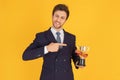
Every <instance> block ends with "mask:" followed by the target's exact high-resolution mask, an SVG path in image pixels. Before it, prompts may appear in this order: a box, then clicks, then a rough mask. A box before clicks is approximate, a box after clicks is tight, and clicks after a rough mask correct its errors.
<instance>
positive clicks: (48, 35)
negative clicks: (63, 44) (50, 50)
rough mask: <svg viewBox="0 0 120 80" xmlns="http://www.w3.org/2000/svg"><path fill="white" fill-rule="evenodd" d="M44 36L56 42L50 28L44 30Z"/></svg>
mask: <svg viewBox="0 0 120 80" xmlns="http://www.w3.org/2000/svg"><path fill="white" fill-rule="evenodd" d="M46 38H47V39H48V41H49V42H54V43H56V42H57V41H56V39H55V37H54V36H53V34H52V32H51V30H50V29H49V30H47V31H46Z"/></svg>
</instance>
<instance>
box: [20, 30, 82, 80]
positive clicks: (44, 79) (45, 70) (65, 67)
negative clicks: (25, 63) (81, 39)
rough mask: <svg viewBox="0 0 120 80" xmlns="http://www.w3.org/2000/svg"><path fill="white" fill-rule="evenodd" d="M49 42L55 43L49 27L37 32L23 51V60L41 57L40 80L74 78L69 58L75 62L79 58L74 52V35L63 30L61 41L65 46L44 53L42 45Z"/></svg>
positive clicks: (69, 79)
mask: <svg viewBox="0 0 120 80" xmlns="http://www.w3.org/2000/svg"><path fill="white" fill-rule="evenodd" d="M51 42H54V43H56V42H57V41H56V40H55V38H54V36H53V34H52V32H51V30H50V29H49V30H47V31H44V32H41V33H37V34H36V38H35V40H34V41H33V43H31V44H30V46H28V48H27V49H26V50H25V51H24V53H23V56H22V57H23V60H32V59H36V58H39V57H43V66H42V71H41V77H40V80H74V76H73V72H72V66H71V60H73V62H74V63H75V62H76V61H79V59H80V58H79V56H78V55H77V54H76V53H75V50H76V46H75V36H74V35H72V34H70V33H68V32H66V31H64V42H63V43H65V44H67V46H64V47H62V48H61V49H59V51H58V52H49V53H47V54H44V46H45V45H48V44H50V43H51ZM76 68H77V67H76Z"/></svg>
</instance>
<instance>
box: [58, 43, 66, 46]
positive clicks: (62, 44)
mask: <svg viewBox="0 0 120 80" xmlns="http://www.w3.org/2000/svg"><path fill="white" fill-rule="evenodd" d="M58 45H59V46H67V44H64V43H58Z"/></svg>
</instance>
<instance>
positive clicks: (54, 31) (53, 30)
mask: <svg viewBox="0 0 120 80" xmlns="http://www.w3.org/2000/svg"><path fill="white" fill-rule="evenodd" d="M51 31H52V33H53V34H56V32H57V31H56V30H55V29H54V27H51ZM59 32H60V35H63V34H64V31H63V29H61V30H60V31H59Z"/></svg>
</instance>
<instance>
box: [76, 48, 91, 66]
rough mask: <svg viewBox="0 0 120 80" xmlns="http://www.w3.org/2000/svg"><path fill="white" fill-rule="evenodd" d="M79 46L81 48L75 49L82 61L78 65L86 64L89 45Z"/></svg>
mask: <svg viewBox="0 0 120 80" xmlns="http://www.w3.org/2000/svg"><path fill="white" fill-rule="evenodd" d="M79 48H80V50H76V51H75V53H77V55H79V57H80V61H79V62H78V64H77V65H79V66H86V64H85V59H86V58H87V57H88V54H87V53H86V52H87V51H88V50H89V48H88V47H87V46H80V47H79Z"/></svg>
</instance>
